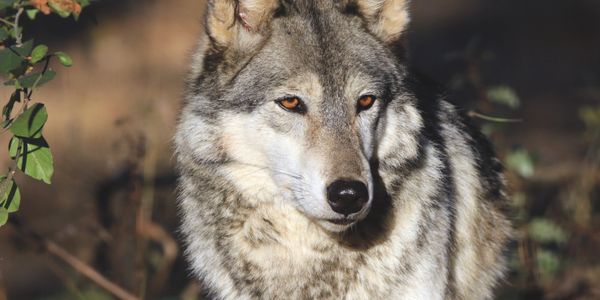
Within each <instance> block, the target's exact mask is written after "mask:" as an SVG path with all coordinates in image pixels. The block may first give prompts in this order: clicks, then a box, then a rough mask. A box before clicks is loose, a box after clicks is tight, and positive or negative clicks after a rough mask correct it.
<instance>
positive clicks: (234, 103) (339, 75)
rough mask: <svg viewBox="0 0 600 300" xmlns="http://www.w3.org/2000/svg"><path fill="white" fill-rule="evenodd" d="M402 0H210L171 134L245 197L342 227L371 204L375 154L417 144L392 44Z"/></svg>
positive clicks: (415, 120) (401, 20)
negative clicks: (180, 110)
mask: <svg viewBox="0 0 600 300" xmlns="http://www.w3.org/2000/svg"><path fill="white" fill-rule="evenodd" d="M404 6H405V3H404V1H393V0H386V1H375V0H362V1H360V0H358V1H272V0H271V1H269V0H261V1H259V0H242V1H236V2H234V1H226V0H215V1H210V2H209V7H208V12H207V23H206V27H207V28H206V29H207V33H208V34H207V37H208V39H207V40H205V41H203V44H202V46H201V50H200V51H199V53H200V54H199V56H198V57H197V58H196V64H197V65H196V66H195V68H196V69H195V71H194V72H193V74H192V78H193V80H192V81H190V82H189V85H190V89H191V90H193V91H194V92H193V93H192V94H191V95H189V96H188V98H187V105H186V109H185V111H184V114H183V117H182V122H181V124H182V128H184V130H180V132H181V133H180V136H179V137H178V143H179V144H180V146H182V145H183V146H186V147H188V148H190V150H191V151H192V153H193V156H194V161H195V162H196V163H200V164H201V163H206V162H210V161H212V162H217V161H218V162H220V166H221V167H219V168H215V169H216V170H215V171H216V172H218V173H219V174H221V175H223V176H225V177H227V178H228V179H229V180H230V181H231V182H233V183H234V184H235V186H236V187H237V188H238V190H239V191H240V192H242V193H244V194H245V195H247V197H248V198H249V199H252V201H259V202H260V201H273V202H275V203H288V204H289V203H292V204H293V205H294V206H295V207H296V208H297V209H298V210H300V211H301V212H303V213H304V214H305V215H306V216H307V217H309V218H310V219H312V220H313V221H315V222H316V223H317V224H319V225H321V226H322V227H323V228H325V229H327V230H330V231H334V232H337V231H344V230H346V229H347V228H348V227H349V226H351V225H352V224H354V223H355V222H357V221H359V220H361V219H363V218H364V217H365V216H366V215H367V214H368V212H369V209H370V207H371V203H372V199H373V189H374V183H373V177H372V173H373V172H374V171H375V170H372V167H371V166H372V163H373V162H374V161H377V160H378V159H379V158H380V157H384V156H385V155H386V152H387V151H393V152H394V157H398V151H399V150H398V146H401V147H402V146H403V145H402V143H403V142H404V143H405V144H406V145H405V147H402V149H401V150H400V151H406V155H405V157H406V159H408V158H410V156H411V155H412V154H411V153H413V152H416V149H414V148H415V147H416V146H414V145H416V143H414V139H415V137H414V135H416V132H417V129H418V127H419V124H420V119H419V117H418V115H417V114H416V113H411V111H414V107H413V106H414V105H413V103H411V101H410V100H406V99H408V97H404V95H403V90H402V86H400V84H401V82H402V78H403V76H404V73H405V71H404V67H403V66H402V62H401V61H399V60H398V58H397V56H396V55H395V54H394V53H393V52H392V50H391V49H392V47H391V45H392V44H394V43H396V42H397V40H398V37H399V34H400V32H401V31H402V29H403V28H404V25H405V24H406V21H407V17H406V13H405V7H404ZM384 8H385V10H384ZM185 112H189V113H187V114H186V113H185ZM213 145H220V148H219V149H214V147H213ZM411 145H412V146H411ZM413 154H414V153H413ZM280 201H282V202H280Z"/></svg>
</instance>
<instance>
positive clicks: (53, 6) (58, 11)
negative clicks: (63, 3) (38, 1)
mask: <svg viewBox="0 0 600 300" xmlns="http://www.w3.org/2000/svg"><path fill="white" fill-rule="evenodd" d="M48 6H49V7H50V8H51V9H52V11H54V12H55V13H56V14H58V15H59V16H61V17H63V18H66V17H68V16H70V15H71V13H70V12H68V11H66V10H63V9H62V8H61V7H60V5H56V4H55V3H54V2H52V1H48Z"/></svg>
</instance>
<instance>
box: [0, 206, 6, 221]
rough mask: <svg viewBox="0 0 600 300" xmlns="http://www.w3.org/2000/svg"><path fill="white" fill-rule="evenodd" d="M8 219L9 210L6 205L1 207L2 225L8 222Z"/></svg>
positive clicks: (0, 219)
mask: <svg viewBox="0 0 600 300" xmlns="http://www.w3.org/2000/svg"><path fill="white" fill-rule="evenodd" d="M7 221H8V210H6V208H4V207H0V226H2V225H4V224H6V222H7Z"/></svg>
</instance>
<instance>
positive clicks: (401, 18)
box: [348, 0, 410, 44]
mask: <svg viewBox="0 0 600 300" xmlns="http://www.w3.org/2000/svg"><path fill="white" fill-rule="evenodd" d="M408 2H409V0H348V4H351V5H354V6H356V8H357V9H358V12H359V13H360V14H361V15H362V17H363V18H364V19H365V21H366V23H367V26H368V27H369V29H370V30H371V32H373V34H375V35H376V36H377V37H379V38H380V39H381V40H382V41H384V42H386V43H388V44H391V43H394V42H396V41H398V40H399V39H400V36H401V35H402V33H403V32H404V30H405V29H406V27H407V25H408V22H409V20H410V18H409V15H408Z"/></svg>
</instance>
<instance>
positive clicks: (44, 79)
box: [4, 70, 56, 88]
mask: <svg viewBox="0 0 600 300" xmlns="http://www.w3.org/2000/svg"><path fill="white" fill-rule="evenodd" d="M54 76H56V72H54V71H52V70H48V71H46V73H43V74H42V73H33V74H29V75H26V76H23V77H21V78H19V79H18V80H14V79H12V80H9V81H7V82H5V83H4V85H17V84H18V85H19V86H22V87H24V88H33V87H34V86H35V87H40V86H42V85H44V84H46V83H48V81H50V80H52V79H54ZM17 81H18V83H17Z"/></svg>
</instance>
